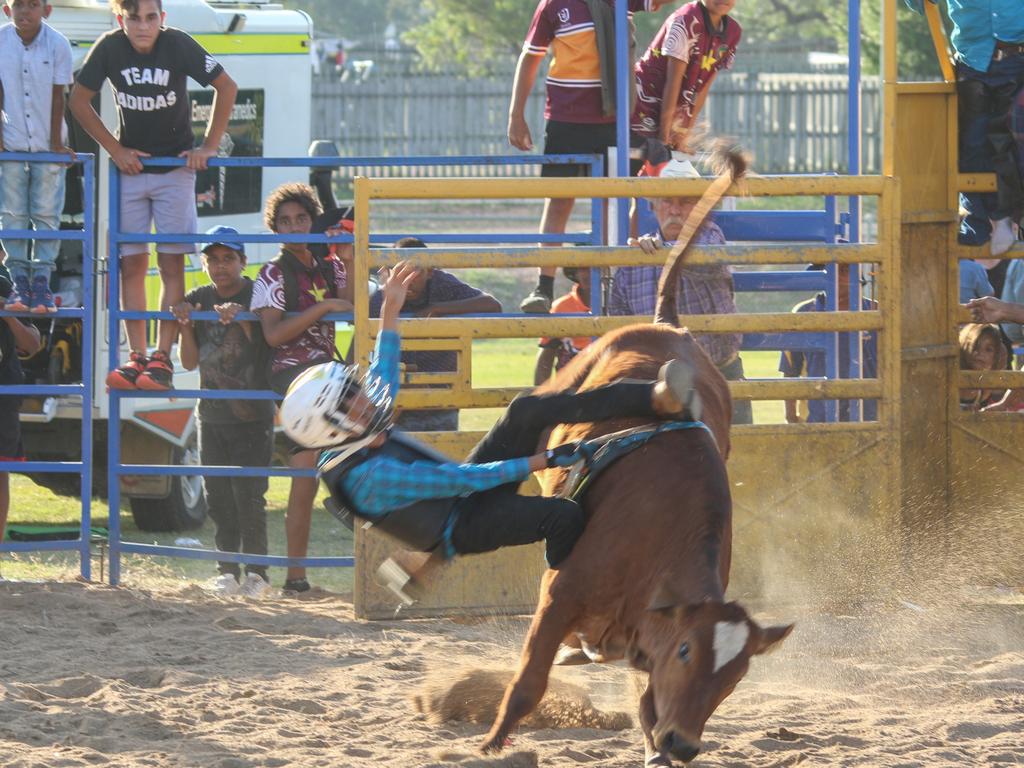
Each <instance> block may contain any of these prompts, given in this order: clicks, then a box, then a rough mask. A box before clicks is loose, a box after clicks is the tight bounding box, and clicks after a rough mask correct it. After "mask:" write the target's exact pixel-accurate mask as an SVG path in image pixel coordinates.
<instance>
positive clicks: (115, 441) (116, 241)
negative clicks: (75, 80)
mask: <svg viewBox="0 0 1024 768" xmlns="http://www.w3.org/2000/svg"><path fill="white" fill-rule="evenodd" d="M108 162H109V163H110V200H109V212H108V214H107V222H108V223H107V228H108V231H107V241H108V249H109V250H108V251H107V347H108V350H107V351H108V353H109V355H108V358H107V370H111V371H112V370H114V369H115V368H117V364H118V360H117V356H118V351H119V347H120V344H118V340H119V339H120V327H119V326H120V324H121V299H120V297H121V292H120V282H119V280H120V278H119V273H120V269H119V267H120V262H119V260H118V257H119V251H120V243H121V240H120V238H121V174H120V172H119V171H118V170H117V166H115V165H114V161H113V160H110V161H108ZM109 396H110V408H109V413H108V415H107V503H108V508H109V522H108V528H109V541H110V583H111V585H113V586H117V584H118V582H119V581H120V580H121V476H120V474H119V473H118V471H117V465H118V464H119V463H120V462H121V396H120V393H119V392H118V390H116V389H111V390H110V395H109Z"/></svg>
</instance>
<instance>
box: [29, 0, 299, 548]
mask: <svg viewBox="0 0 1024 768" xmlns="http://www.w3.org/2000/svg"><path fill="white" fill-rule="evenodd" d="M163 7H164V10H165V11H166V13H167V25H168V26H172V27H177V28H179V29H182V30H184V31H186V32H188V33H189V34H190V35H192V36H193V37H195V38H196V39H197V40H198V41H199V42H200V43H201V44H202V45H203V46H204V47H205V48H206V49H207V50H208V51H209V52H210V53H211V54H213V55H214V56H215V57H216V58H217V60H218V61H220V63H221V64H223V66H224V68H225V69H226V70H227V72H228V74H230V75H231V77H232V78H233V79H234V80H235V82H236V83H237V84H238V89H239V90H238V97H237V100H236V105H235V109H234V112H233V114H232V117H231V122H230V124H229V127H228V132H227V136H226V137H225V140H224V141H223V142H222V144H221V154H222V155H223V156H249V157H254V156H255V157H258V156H264V157H300V156H303V155H305V154H306V152H307V150H308V148H309V145H310V104H311V96H312V69H311V64H310V44H311V41H312V33H313V29H312V22H311V20H310V18H309V16H307V15H306V14H304V13H302V12H299V11H294V10H286V9H284V8H283V7H282V6H281V5H280V4H278V3H272V2H266V1H265V0H246V2H216V1H214V2H203V0H164V2H163ZM49 23H50V24H52V25H53V26H54V27H55V28H56V29H58V30H60V31H61V32H62V33H63V34H64V35H66V36H67V37H68V39H69V40H70V41H71V44H72V51H73V53H74V66H75V69H76V71H77V69H78V68H79V67H80V66H81V63H82V61H83V60H84V58H85V55H86V53H87V52H88V50H89V48H90V46H91V45H92V44H93V43H94V42H95V40H96V39H97V38H98V37H99V36H100V35H101V34H103V33H104V32H106V31H107V30H109V29H111V28H112V27H113V26H115V25H116V24H117V19H116V18H115V17H114V16H113V15H112V14H111V11H110V6H109V4H108V3H107V2H106V0H55V1H54V2H53V13H52V15H51V16H50V19H49ZM193 85H194V86H195V88H194V90H193V89H190V92H189V93H190V97H191V102H192V121H193V128H194V130H195V131H196V132H197V135H200V136H201V134H202V131H204V130H205V127H206V123H207V118H208V115H209V107H210V102H211V97H212V94H213V91H212V90H210V89H202V88H200V87H198V86H197V85H196V84H194V83H193ZM99 100H100V103H99V106H98V109H99V112H100V115H101V117H102V118H103V120H104V121H105V122H106V123H107V124H108V126H109V127H111V128H112V129H113V127H114V126H115V125H116V115H115V109H114V103H113V99H112V97H111V95H110V90H109V88H104V90H103V91H102V92H101V94H100V97H99ZM69 127H70V128H71V129H72V141H73V143H75V142H77V145H76V146H74V148H75V149H76V150H78V151H83V152H86V151H89V152H96V145H95V143H93V142H92V141H91V140H89V139H88V137H87V136H85V134H84V133H83V132H82V131H81V130H80V129H78V130H76V126H74V125H69ZM96 171H97V178H96V190H97V200H96V211H97V217H96V222H95V229H96V233H97V242H96V243H95V254H96V258H97V264H96V269H95V273H96V277H95V280H96V284H95V292H94V295H95V296H96V306H95V308H94V309H95V313H94V328H95V329H96V333H95V335H96V339H95V343H94V345H93V371H94V372H95V375H94V377H93V381H92V382H91V384H92V396H93V425H94V427H93V429H94V449H93V477H94V493H97V494H99V495H105V488H106V482H107V473H106V470H107V451H106V439H107V432H108V423H109V422H108V407H109V406H108V399H107V397H106V388H105V384H104V379H105V376H106V372H107V360H108V354H107V349H108V346H107V338H106V336H107V311H106V303H105V299H104V297H105V296H107V295H108V291H107V286H106V259H107V256H108V248H107V221H108V218H107V210H108V189H109V187H108V175H109V173H108V159H107V156H106V153H104V152H102V151H101V152H100V154H99V155H98V162H97V164H96ZM298 180H303V181H304V180H306V171H305V169H302V168H228V169H225V168H213V169H210V170H208V171H206V172H204V173H201V174H199V177H198V178H197V184H196V201H197V206H198V211H199V217H200V219H199V226H200V231H203V230H205V229H208V228H209V227H211V226H213V225H214V224H227V225H230V226H233V227H236V228H237V229H238V230H239V231H240V232H249V233H258V232H262V231H263V230H264V228H263V224H262V217H261V209H262V203H263V200H264V199H265V198H266V196H267V194H268V193H269V192H270V190H272V189H273V188H274V187H276V186H277V185H278V184H281V183H283V182H286V181H298ZM76 185H77V190H76V191H77V192H78V198H79V199H80V197H81V194H80V190H81V184H80V180H79V179H78V178H74V177H69V184H68V190H69V205H68V207H67V208H66V209H65V221H66V223H65V224H63V225H62V226H75V224H74V223H73V220H74V218H75V217H74V214H75V210H74V209H75V207H76V206H75V203H74V192H73V191H72V190H73V189H75V187H76ZM69 209H70V210H69ZM78 209H79V210H80V205H79V206H78ZM69 214H70V216H69ZM78 221H79V222H80V221H81V217H80V215H79V216H78ZM79 226H80V224H79ZM63 246H64V247H63V248H62V253H61V261H60V270H59V271H60V273H63V275H64V279H65V280H66V285H67V286H74V275H73V274H72V273H73V272H74V271H75V266H74V265H75V261H76V257H77V260H78V262H79V263H80V261H81V253H80V250H79V252H78V253H77V254H76V253H75V250H76V249H80V246H79V245H78V244H77V243H76V242H74V241H65V242H64V243H63ZM246 250H247V252H248V253H249V254H250V255H249V272H250V273H252V274H255V271H256V270H258V269H259V265H260V263H262V262H263V261H265V260H266V259H267V258H270V257H272V255H273V252H274V248H273V247H272V246H259V245H253V246H250V247H249V248H247V249H246ZM186 271H187V272H188V275H187V285H188V287H189V288H191V287H192V286H194V285H196V284H198V281H199V280H200V275H201V272H200V270H199V261H198V259H194V260H193V261H192V262H191V263H190V264H188V263H187V264H186ZM149 284H150V285H149V290H148V293H149V295H150V300H149V308H150V309H155V308H156V306H157V303H156V295H157V292H158V290H159V277H157V275H156V271H155V269H153V270H151V274H150V277H149ZM79 285H80V280H79ZM57 291H58V293H63V294H64V295H65V297H69V296H73V293H74V291H73V290H69V291H62V290H61V285H58V286H57ZM74 324H75V321H56V322H55V323H53V324H52V325H51V328H50V333H49V334H48V344H47V345H46V347H45V348H44V350H43V352H41V353H40V354H41V355H43V357H42V358H40V359H38V360H34V359H30V360H28V361H26V368H27V370H28V371H29V372H30V376H32V372H33V371H34V372H35V374H36V376H35V379H36V381H37V382H38V383H54V384H60V383H68V382H69V381H73V380H76V370H75V369H76V368H78V371H80V367H78V366H76V365H75V360H74V356H75V349H74V347H75V344H76V338H75V329H74ZM43 330H44V332H45V331H46V330H47V329H46V328H44V329H43ZM79 337H80V326H79ZM119 343H120V345H121V347H122V359H124V357H125V356H126V351H125V350H124V343H125V340H124V337H123V331H122V334H121V339H120V341H119ZM79 365H80V361H79ZM77 375H78V376H79V377H80V373H79V374H77ZM175 387H176V388H180V389H186V388H192V389H195V388H198V376H197V375H196V374H195V373H194V372H186V371H181V370H179V371H177V372H176V374H175ZM122 402H123V408H122V421H121V430H122V432H121V441H122V443H121V444H122V452H121V455H122V461H125V462H126V463H145V464H160V463H170V464H186V465H187V464H197V463H198V450H197V441H196V424H195V416H194V412H193V409H194V405H195V403H194V401H191V400H170V399H168V400H163V399H141V398H139V399H126V400H123V401H122ZM81 418H82V412H81V399H80V398H78V397H58V398H45V399H44V398H26V400H25V407H24V412H23V414H22V431H23V435H24V443H25V450H26V454H27V457H28V459H29V460H32V461H75V460H77V459H78V454H79V445H80V440H79V439H78V437H77V436H78V434H80V433H79V429H80V423H81ZM31 477H32V479H33V480H34V481H35V482H37V483H39V484H40V485H44V486H46V487H49V488H51V489H52V490H54V491H56V492H58V493H61V494H65V495H72V496H78V495H79V493H80V478H79V477H78V476H77V475H69V474H43V473H37V474H31ZM121 493H122V495H123V496H125V497H126V498H128V499H129V502H130V505H131V510H132V514H133V516H134V518H135V521H136V524H137V525H138V527H139V528H141V529H142V530H147V531H169V530H183V529H187V528H190V527H196V526H198V525H200V524H201V523H202V522H203V520H204V518H205V516H206V504H205V499H204V495H203V489H202V478H200V477H183V478H177V477H175V478H171V477H166V476H165V477H156V476H127V477H124V478H122V483H121Z"/></svg>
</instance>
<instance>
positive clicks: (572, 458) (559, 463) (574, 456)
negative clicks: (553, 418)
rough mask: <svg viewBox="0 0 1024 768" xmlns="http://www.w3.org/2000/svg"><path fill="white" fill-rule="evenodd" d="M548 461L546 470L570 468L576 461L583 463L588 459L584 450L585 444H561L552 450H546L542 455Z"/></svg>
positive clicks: (581, 442) (579, 442) (580, 442)
mask: <svg viewBox="0 0 1024 768" xmlns="http://www.w3.org/2000/svg"><path fill="white" fill-rule="evenodd" d="M544 455H545V456H546V457H547V460H548V469H551V468H553V467H571V466H572V465H573V464H575V463H576V462H577V461H583V460H585V459H587V458H588V457H589V453H588V452H587V450H586V443H584V442H583V441H582V440H577V441H576V442H574V443H562V445H556V446H555V447H554V448H548V450H547V451H546V452H545V454H544Z"/></svg>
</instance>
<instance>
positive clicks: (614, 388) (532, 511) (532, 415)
mask: <svg viewBox="0 0 1024 768" xmlns="http://www.w3.org/2000/svg"><path fill="white" fill-rule="evenodd" d="M652 390H653V386H652V385H651V384H644V383H634V382H622V383H618V384H610V385H608V386H605V387H600V388H598V389H593V390H589V391H587V392H579V393H567V394H562V393H559V394H551V395H521V396H520V397H517V398H516V399H515V400H513V401H512V402H511V403H510V404H509V406H508V408H507V409H506V411H505V413H504V415H503V416H502V417H501V419H499V421H498V423H497V424H495V425H494V426H493V427H492V428H491V431H490V432H488V433H487V434H486V435H485V436H484V438H483V439H482V440H481V441H480V442H479V443H478V444H477V446H476V448H474V449H473V452H472V453H470V454H469V456H468V458H467V459H466V461H467V462H472V463H478V464H479V463H485V462H489V461H502V460H505V459H514V458H519V457H521V456H529V455H531V454H533V453H535V452H536V451H537V447H538V446H537V444H538V442H539V441H540V436H541V434H542V433H543V432H544V430H545V429H547V428H549V427H553V426H554V425H556V424H578V423H583V422H591V421H604V420H606V419H614V418H622V417H627V416H642V417H657V414H656V413H655V411H654V407H653V405H652V394H653V392H652ZM518 488H519V484H518V483H508V484H506V485H502V486H499V487H498V488H492V489H491V490H489V491H482V492H480V493H474V494H470V495H469V496H467V497H466V498H465V499H462V500H461V501H460V502H459V503H458V505H457V507H456V509H457V512H458V518H457V519H456V522H455V526H454V527H453V529H452V545H453V546H454V547H455V551H456V552H458V553H460V554H470V553H478V552H490V551H492V550H495V549H498V548H499V547H509V546H516V545H519V544H530V543H531V542H534V541H540V540H541V539H545V540H546V541H547V561H548V565H550V566H551V567H552V568H557V567H558V565H559V563H561V562H562V560H564V559H565V557H566V556H568V554H569V553H570V552H571V551H572V548H573V545H574V544H575V543H576V539H578V538H579V536H580V534H581V533H582V532H583V525H584V520H583V510H581V509H580V507H579V505H578V504H577V503H576V502H574V501H572V500H570V499H559V498H551V497H545V496H521V495H519V493H517V490H518Z"/></svg>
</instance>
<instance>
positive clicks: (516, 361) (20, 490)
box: [2, 339, 782, 592]
mask: <svg viewBox="0 0 1024 768" xmlns="http://www.w3.org/2000/svg"><path fill="white" fill-rule="evenodd" d="M536 354H537V346H536V341H534V340H532V339H489V340H484V341H477V342H474V345H473V384H474V386H476V387H497V386H519V385H521V386H529V385H530V384H531V383H532V380H533V368H534V360H535V357H536ZM743 361H744V365H745V367H746V372H747V376H748V377H750V378H775V377H778V375H779V374H778V372H777V368H778V355H777V354H776V353H771V352H756V353H746V354H744V355H743ZM500 413H501V409H499V408H489V409H478V410H473V411H463V412H462V414H461V418H460V424H459V426H460V428H461V429H463V430H486V429H488V428H489V427H490V426H491V425H492V424H493V423H494V422H495V421H496V420H497V418H498V416H499V415H500ZM754 420H755V422H757V423H772V422H779V421H782V404H781V403H779V402H755V403H754ZM288 485H289V483H288V480H287V478H270V489H269V491H268V493H267V528H268V541H269V549H270V552H271V554H284V552H285V535H284V512H285V508H286V506H287V500H288ZM325 495H326V492H325V491H324V489H323V488H322V487H321V489H320V496H319V498H318V502H317V504H316V505H315V507H314V510H313V521H312V533H311V535H310V545H309V554H310V555H317V556H326V555H333V556H344V555H350V554H351V553H352V538H351V533H350V532H349V531H348V530H347V529H346V528H345V527H344V526H342V525H341V524H340V523H339V522H337V521H336V520H335V519H334V518H333V517H332V516H331V515H330V514H328V513H327V512H326V511H325V510H324V507H323V498H324V497H325ZM108 515H109V510H108V507H107V503H106V500H105V499H94V500H93V504H92V519H93V524H94V525H98V526H106V525H107V524H108ZM80 516H81V504H80V502H79V500H78V499H77V498H70V497H63V496H57V495H55V494H53V493H52V492H51V491H49V490H47V489H45V488H41V487H39V486H37V485H35V484H34V483H33V482H32V481H31V480H30V479H28V478H27V477H24V476H21V475H12V476H11V511H10V515H9V521H10V522H11V523H23V524H33V525H75V526H77V525H78V524H79V520H80V519H81V517H80ZM121 526H122V537H123V539H124V540H126V541H136V542H142V543H147V544H149V543H153V544H162V545H173V544H174V543H175V540H176V539H179V538H192V539H198V540H199V541H200V542H201V545H202V547H203V548H205V549H213V548H214V540H213V539H214V527H213V523H212V522H211V521H210V520H207V521H206V523H205V524H204V525H203V526H202V528H200V529H199V530H197V531H188V532H184V533H172V534H155V533H144V532H142V531H140V530H138V528H136V527H135V525H134V522H133V520H132V516H131V513H130V511H129V509H128V507H127V506H124V507H123V508H122V514H121ZM98 567H99V566H98V563H95V562H94V564H93V571H94V578H98V577H99V570H98ZM215 568H216V566H215V565H214V563H212V562H210V561H202V560H186V559H180V558H164V557H144V556H138V555H128V556H125V557H124V558H123V561H122V581H123V582H124V583H126V584H129V585H134V586H141V585H146V584H150V583H153V582H172V583H180V582H181V581H182V580H184V581H192V582H203V581H206V580H208V579H210V578H211V577H213V576H214V575H216V572H215ZM2 574H3V576H4V577H5V578H15V579H48V580H61V579H63V580H67V579H72V578H74V577H75V576H77V574H78V559H77V556H76V555H74V554H70V553H33V554H13V553H5V554H4V555H3V559H2ZM271 579H272V581H273V583H275V584H279V583H280V582H281V581H282V580H283V573H282V571H281V569H278V568H275V569H272V570H271ZM311 579H312V581H313V582H314V583H315V584H317V585H319V586H322V587H324V588H325V589H330V590H332V591H337V592H349V591H351V588H352V569H350V568H322V569H315V570H312V571H311Z"/></svg>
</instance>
